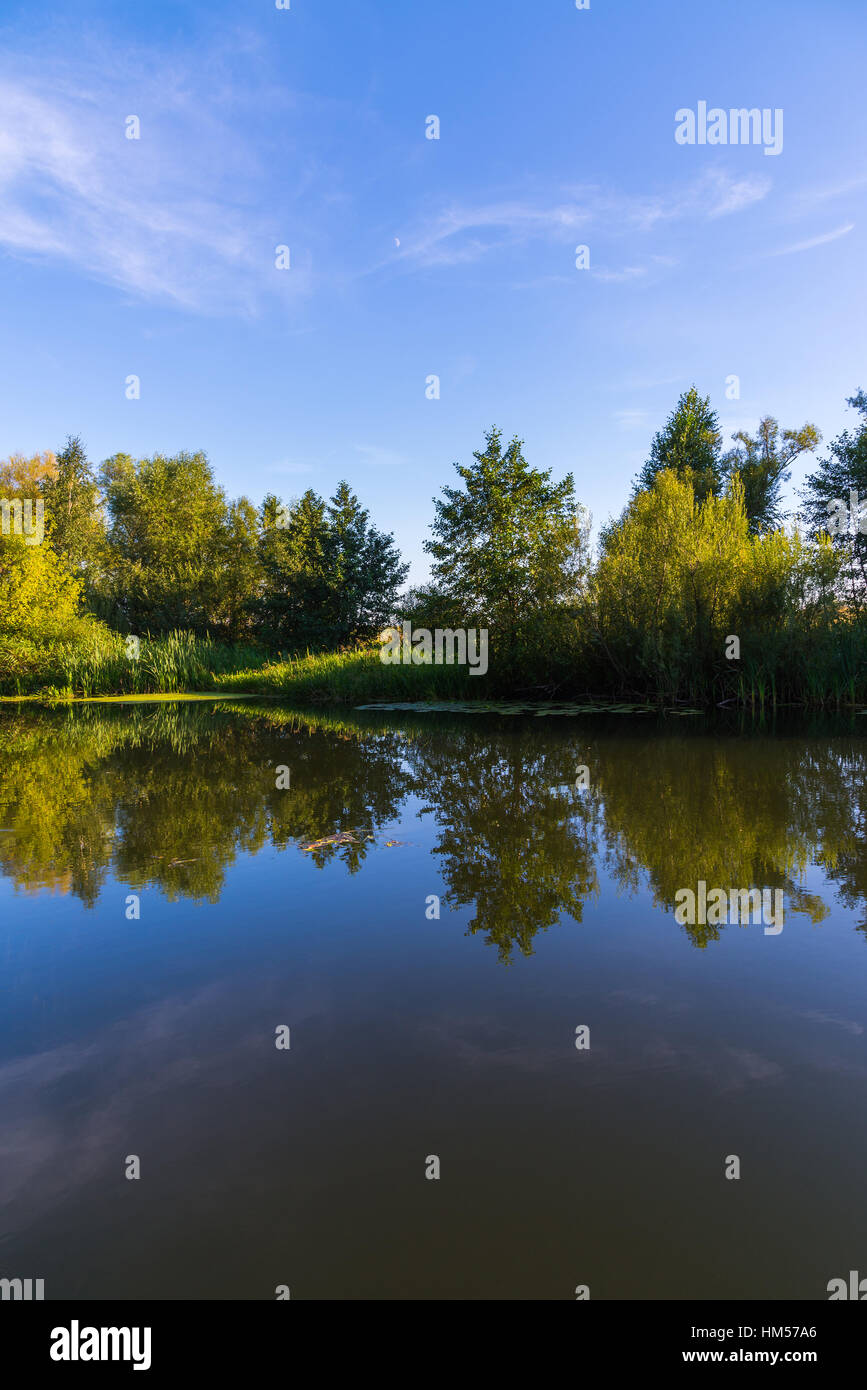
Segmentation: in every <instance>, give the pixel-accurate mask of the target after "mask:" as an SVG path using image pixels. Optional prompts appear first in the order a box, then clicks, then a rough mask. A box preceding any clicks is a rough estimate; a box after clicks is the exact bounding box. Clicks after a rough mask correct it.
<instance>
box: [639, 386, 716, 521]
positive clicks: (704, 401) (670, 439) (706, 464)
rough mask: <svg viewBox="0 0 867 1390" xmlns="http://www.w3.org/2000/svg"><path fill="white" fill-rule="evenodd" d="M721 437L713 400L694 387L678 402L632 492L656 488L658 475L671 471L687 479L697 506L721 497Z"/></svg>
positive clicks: (654, 438) (659, 433) (657, 437)
mask: <svg viewBox="0 0 867 1390" xmlns="http://www.w3.org/2000/svg"><path fill="white" fill-rule="evenodd" d="M721 447H722V435H721V434H720V431H719V420H718V418H717V414H716V411H715V410H712V409H711V404H710V397H709V396H700V395H699V394H698V391H697V390H696V388H695V387H694V386H690V388H689V390H688V391H684V393H683V395H682V396H681V397H680V399H679V400H678V402H677V405H676V406H675V408H674V410H673V411H672V413H671V415H670V416H669V418H668V421H667V423H666V424H665V425H664V427H663V428H662V429H661V430H659V431H658V433H657V434H655V435H654V437H653V443H652V445H651V447H650V457H649V458H648V460H647V462H646V463H645V465H644V467H643V468H642V470H641V472H640V473H639V475H638V478H637V479H636V482H635V487H634V489H633V492H641V491H645V490H646V489H647V488H650V487H652V486H653V484H654V481H655V479H656V477H657V475H658V474H659V473H662V472H663V471H664V470H665V469H671V470H672V471H673V472H675V473H676V474H677V476H678V477H679V478H682V479H683V478H685V479H688V480H689V481H690V482H691V483H692V485H693V489H694V491H695V498H696V501H697V502H703V501H704V500H705V498H706V497H718V496H719V494H720V492H721V491H722V486H723V465H722V461H721V459H720V449H721Z"/></svg>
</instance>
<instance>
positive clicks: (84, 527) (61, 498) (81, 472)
mask: <svg viewBox="0 0 867 1390" xmlns="http://www.w3.org/2000/svg"><path fill="white" fill-rule="evenodd" d="M40 489H41V492H42V497H43V499H44V501H45V510H46V529H47V532H48V537H49V541H50V543H51V545H52V546H53V548H54V550H55V551H56V552H57V554H58V555H59V556H60V558H61V560H62V561H63V563H64V564H65V565H66V568H67V569H68V570H69V571H70V573H72V574H74V575H77V576H79V577H80V578H82V579H83V580H84V582H85V584H87V585H89V584H90V583H91V582H93V580H94V579H95V577H96V572H97V569H98V566H99V564H100V561H101V559H102V554H103V549H104V546H105V526H104V523H103V518H102V512H101V509H100V497H99V485H98V483H97V480H96V476H95V474H94V471H93V467H92V465H91V463H90V461H89V459H88V457H87V453H86V451H85V448H84V445H83V444H82V442H81V440H80V439H79V438H78V437H77V436H72V435H70V436H68V438H67V440H66V443H65V445H64V446H63V448H62V449H61V451H60V453H59V454H58V455H57V456H56V459H55V467H54V470H53V471H52V472H51V473H48V474H46V476H45V477H43V478H42V480H41V483H40Z"/></svg>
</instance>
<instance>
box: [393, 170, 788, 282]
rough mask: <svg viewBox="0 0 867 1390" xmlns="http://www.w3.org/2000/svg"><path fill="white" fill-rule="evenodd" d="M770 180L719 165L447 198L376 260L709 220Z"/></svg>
mask: <svg viewBox="0 0 867 1390" xmlns="http://www.w3.org/2000/svg"><path fill="white" fill-rule="evenodd" d="M770 188H771V180H770V178H768V177H762V176H758V175H755V176H747V177H743V178H733V177H732V176H731V175H729V174H727V173H725V172H724V171H722V170H714V171H710V172H707V173H705V174H703V175H702V176H701V177H700V178H698V179H696V180H694V181H693V183H692V184H689V185H687V186H686V187H679V188H677V189H674V190H671V191H669V192H668V193H661V194H658V195H653V196H644V195H632V194H623V193H618V192H613V191H611V190H606V189H602V188H600V187H598V186H596V185H582V186H579V187H572V188H570V189H567V190H566V192H567V197H566V199H565V200H562V199H561V200H558V201H554V200H550V201H547V202H543V201H541V200H540V201H539V202H538V203H533V202H530V201H528V200H526V199H500V200H492V201H490V202H477V203H473V204H462V203H458V202H452V203H450V204H448V205H447V206H446V207H444V208H441V209H440V210H438V211H435V212H432V213H430V214H428V215H426V216H423V217H421V218H419V220H418V221H417V222H416V224H415V226H414V227H412V228H410V229H409V230H407V231H405V232H402V233H401V237H400V246H399V248H396V250H394V251H392V253H391V254H390V255H389V256H388V258H383V259H381V260H380V261H379V262H378V263H377V265H376V266H375V267H373V268H374V269H381V268H382V267H383V266H386V265H390V266H394V265H395V264H397V265H401V264H402V265H403V268H404V269H412V268H415V267H418V266H422V267H432V266H455V265H464V264H467V263H469V262H473V261H478V260H480V259H482V257H484V256H487V255H488V254H489V253H491V252H493V251H497V250H501V249H503V248H507V247H511V246H523V245H527V244H528V243H530V242H531V241H539V240H547V241H550V242H559V243H561V244H562V243H568V242H569V241H571V240H572V239H573V238H574V239H575V240H576V241H577V240H578V238H579V237H583V236H585V235H588V234H589V232H590V230H591V229H592V230H593V232H594V233H596V234H599V233H601V234H603V235H611V236H613V237H621V236H622V235H623V234H624V233H627V234H628V233H630V232H636V231H637V232H647V231H651V230H653V229H654V228H655V227H656V226H657V225H658V224H660V223H666V222H675V221H678V220H690V221H707V220H713V219H716V218H718V217H725V216H730V215H732V214H734V213H738V212H742V211H744V210H745V209H746V208H749V207H751V206H753V205H754V204H755V203H758V202H761V200H762V199H763V198H765V197H766V196H767V194H768V192H769V191H770ZM651 259H652V260H653V261H654V263H655V264H656V265H657V266H662V265H664V264H673V261H671V259H670V258H669V259H666V258H665V257H659V256H657V257H653V258H651ZM596 273H597V275H599V276H600V278H602V279H610V280H629V279H637V278H640V277H642V276H643V275H645V274H646V273H647V267H646V266H635V265H633V266H627V267H625V268H623V269H620V270H614V269H611V270H606V271H604V272H602V271H597V272H596Z"/></svg>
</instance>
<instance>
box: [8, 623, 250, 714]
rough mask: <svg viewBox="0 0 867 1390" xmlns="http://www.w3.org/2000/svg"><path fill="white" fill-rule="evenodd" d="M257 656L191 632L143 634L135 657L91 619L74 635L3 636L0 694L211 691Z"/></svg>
mask: <svg viewBox="0 0 867 1390" xmlns="http://www.w3.org/2000/svg"><path fill="white" fill-rule="evenodd" d="M257 658H258V659H259V660H261V657H260V656H259V654H258V653H257V652H256V650H255V649H254V648H251V647H233V646H226V645H223V644H220V643H217V642H213V641H211V639H210V638H200V637H195V636H194V635H193V634H192V633H189V632H171V633H168V634H167V635H166V636H164V637H156V638H142V639H141V641H140V646H139V649H138V655H137V656H131V655H130V654H128V652H127V643H126V639H125V638H123V637H122V636H120V634H119V633H116V632H111V631H110V630H109V629H108V628H105V627H103V626H102V624H98V623H93V624H91V625H87V626H85V627H84V629H83V631H82V632H80V633H78V634H76V636H75V638H74V639H67V640H57V639H53V640H52V639H49V640H42V641H40V640H36V639H27V638H22V637H17V636H16V637H2V638H0V693H2V694H4V695H36V694H39V695H46V696H48V697H53V698H59V699H68V698H72V697H76V696H78V697H85V698H86V697H90V696H98V695H145V694H182V693H184V692H190V691H197V690H213V689H214V682H215V680H216V678H217V677H218V676H219V675H221V674H224V673H226V672H229V671H236V670H240V669H243V668H245V667H249V666H250V665H251V664H252V663H253V662H254V661H256V660H257Z"/></svg>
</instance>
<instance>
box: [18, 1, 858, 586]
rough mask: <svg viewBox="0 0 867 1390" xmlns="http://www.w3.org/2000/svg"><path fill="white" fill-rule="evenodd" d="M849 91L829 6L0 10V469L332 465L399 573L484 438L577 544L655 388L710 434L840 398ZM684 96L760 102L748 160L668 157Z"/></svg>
mask: <svg viewBox="0 0 867 1390" xmlns="http://www.w3.org/2000/svg"><path fill="white" fill-rule="evenodd" d="M865 68H867V8H865V6H864V4H863V0H821V3H819V2H818V0H728V3H726V4H722V3H719V4H706V3H705V4H694V5H692V6H689V5H685V4H683V3H682V0H591V4H590V9H589V10H581V11H579V10H577V9H576V8H575V4H574V0H432V3H421V0H291V9H290V10H288V11H283V10H278V9H277V8H276V6H275V5H274V3H273V0H231V2H230V3H228V2H227V3H223V0H209V2H208V3H206V0H199V3H185V0H173V2H172V3H162V0H148V3H147V4H143V5H131V4H129V3H128V0H123V3H120V0H118V3H114V2H113V0H111V2H109V0H99V2H97V0H92V2H91V0H76V3H75V4H73V5H69V6H50V7H46V6H38V7H37V6H34V5H33V4H32V3H27V4H20V5H18V4H9V3H0V294H2V306H3V317H2V322H3V330H4V331H3V332H2V334H0V425H2V433H0V455H2V456H5V455H7V454H8V453H10V452H13V451H16V452H25V453H32V452H35V451H36V450H42V449H46V448H57V447H59V446H60V445H61V444H62V442H63V439H64V438H65V436H66V435H67V434H68V433H78V434H81V436H82V437H83V439H84V441H85V443H86V445H87V447H88V452H89V454H90V456H91V458H93V459H95V460H97V461H98V460H101V459H102V458H104V457H106V456H107V455H109V454H111V453H115V452H117V451H119V450H123V451H125V452H129V453H132V454H133V455H136V456H142V455H145V454H150V453H153V452H155V451H157V450H159V451H163V452H175V451H177V450H179V449H182V448H186V449H197V448H202V449H204V450H206V452H207V453H208V455H209V457H210V458H211V461H212V463H213V465H214V468H215V471H216V474H217V476H218V478H219V480H220V481H221V482H222V483H223V484H224V485H225V487H226V489H227V491H228V492H229V494H230V495H233V496H234V495H238V494H240V493H242V492H243V493H246V494H247V495H248V496H250V497H251V498H252V499H253V500H254V501H255V502H258V501H259V500H260V499H261V496H262V495H263V493H264V492H266V491H269V490H274V491H276V492H278V493H280V494H281V495H282V496H284V497H290V496H292V495H297V494H298V493H299V492H301V491H303V490H304V488H306V487H310V486H312V487H314V488H316V489H317V490H318V491H321V492H325V493H330V492H331V491H332V490H333V487H334V485H335V484H336V483H337V481H338V480H339V479H340V478H341V477H346V478H348V479H349V481H350V483H351V484H352V485H353V487H354V488H355V489H356V491H357V492H358V493H359V495H360V496H361V498H362V500H363V502H364V503H365V505H368V506H369V507H370V509H371V512H372V514H373V517H374V519H375V520H376V521H377V523H378V524H379V525H381V526H383V527H385V528H386V529H390V530H394V532H395V533H396V536H397V538H398V541H399V543H400V545H401V547H402V549H403V551H404V554H405V555H406V557H407V558H409V559H410V560H411V561H412V562H413V578H414V579H419V578H422V577H423V575H424V572H425V569H426V564H425V560H424V557H423V553H422V549H421V542H422V540H423V539H424V537H425V535H426V533H427V527H428V525H429V522H430V519H431V514H432V505H431V498H432V496H433V495H434V493H436V492H438V491H439V489H440V487H441V486H442V485H443V484H444V483H446V482H451V481H452V480H453V469H452V464H453V463H454V462H455V461H456V460H461V461H468V460H469V459H470V457H471V454H472V451H473V449H476V448H479V447H480V445H481V441H482V436H483V432H484V430H485V429H486V428H488V427H489V426H490V425H491V424H493V423H496V424H498V425H499V426H500V427H501V428H502V429H503V430H504V432H505V433H506V435H507V436H511V435H512V434H513V433H517V434H519V435H520V436H521V437H522V438H523V439H524V440H525V452H526V455H527V457H528V458H529V460H530V461H531V462H532V463H534V464H536V465H537V466H539V467H544V468H552V469H553V470H554V473H555V475H556V476H561V475H562V474H563V473H565V472H567V471H569V470H571V471H572V472H573V473H574V475H575V479H576V485H577V492H578V496H579V497H580V499H581V500H582V501H583V502H584V503H585V504H586V505H587V506H588V507H589V508H590V509H591V511H592V513H593V516H594V522H595V523H596V525H597V526H598V524H599V523H601V522H602V521H604V520H605V518H606V516H607V515H609V514H610V513H616V512H618V511H619V510H620V508H621V506H622V504H623V502H624V500H625V498H626V495H627V493H628V489H629V486H630V483H631V479H632V477H633V475H634V473H635V471H636V469H637V468H638V467H639V466H640V464H641V463H642V461H643V460H644V458H645V457H646V454H647V450H648V447H649V444H650V439H651V437H652V434H653V432H654V431H655V430H656V429H657V428H658V427H659V426H660V425H661V424H662V423H663V421H664V419H665V417H666V416H667V415H668V413H669V412H670V410H671V408H672V407H673V405H674V402H675V401H676V398H677V396H678V394H679V392H680V391H681V390H683V389H684V388H685V387H687V386H689V385H690V384H691V383H692V382H695V383H696V384H697V385H698V387H699V388H700V389H701V390H702V392H706V393H710V395H711V397H712V400H713V403H714V405H715V406H716V407H717V409H718V410H719V413H720V417H721V422H722V425H723V428H724V430H725V433H726V435H728V434H729V433H730V432H731V431H733V430H735V429H738V428H743V427H751V426H753V425H755V423H756V422H757V421H758V419H759V417H760V415H762V414H765V413H771V414H774V415H776V416H777V417H778V418H779V419H780V421H781V423H782V424H783V425H793V426H794V425H801V424H803V423H804V422H805V421H806V420H811V421H813V422H814V423H815V424H816V425H818V427H819V429H820V430H821V431H822V432H823V435H824V436H825V438H826V439H828V438H830V437H831V436H833V435H834V434H836V433H837V432H839V430H840V429H841V428H842V427H843V426H844V425H845V424H846V423H847V419H848V417H849V416H850V415H851V412H848V411H847V410H846V407H845V397H846V396H848V395H851V394H853V392H854V391H855V390H856V389H857V388H858V387H859V386H864V387H867V353H865V348H867V314H865V302H864V301H865V291H864V283H865V277H864V259H865V257H864V251H865V247H864V227H865V225H867V104H865V102H864V99H863V88H864V72H865ZM702 100H704V101H707V102H708V104H709V106H711V107H713V106H719V107H722V108H725V109H728V108H731V107H758V108H762V109H763V108H771V109H777V108H779V109H782V111H783V113H784V125H783V130H784V142H783V149H782V152H781V153H780V154H779V155H776V156H773V155H771V156H768V155H766V154H765V153H764V150H763V148H762V147H761V146H752V145H750V146H744V145H727V146H709V145H705V146H699V145H679V144H678V143H677V142H676V141H675V139H674V132H675V112H676V111H677V110H679V109H681V108H685V107H690V108H695V107H696V106H697V103H698V102H699V101H702ZM130 115H136V116H138V118H139V120H140V124H141V138H140V139H139V140H128V139H127V138H126V136H125V122H126V118H127V117H128V116H130ZM429 115H437V116H438V117H439V120H440V139H439V140H428V139H426V138H425V122H426V118H427V117H428V116H429ZM398 243H399V244H398ZM579 244H583V245H588V246H589V247H590V268H589V270H578V269H576V267H575V248H576V246H577V245H579ZM278 245H288V246H289V248H290V259H291V268H290V269H289V270H278V269H277V268H276V267H275V248H276V247H277V246H278ZM130 374H135V375H137V376H139V377H140V380H141V398H140V399H139V400H127V399H126V396H125V381H126V378H127V377H128V376H129V375H130ZM432 374H436V375H437V376H439V378H440V391H441V394H440V399H439V400H430V399H428V398H427V397H426V394H425V384H426V379H427V378H428V377H429V376H430V375H432ZM733 374H734V375H737V376H738V377H739V378H740V398H739V399H737V400H727V399H726V394H725V391H726V378H727V377H729V376H730V375H733ZM803 471H804V470H803V469H802V468H798V469H797V470H796V474H795V477H794V479H793V484H796V483H797V482H798V481H799V480H800V477H801V476H802V474H803Z"/></svg>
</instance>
